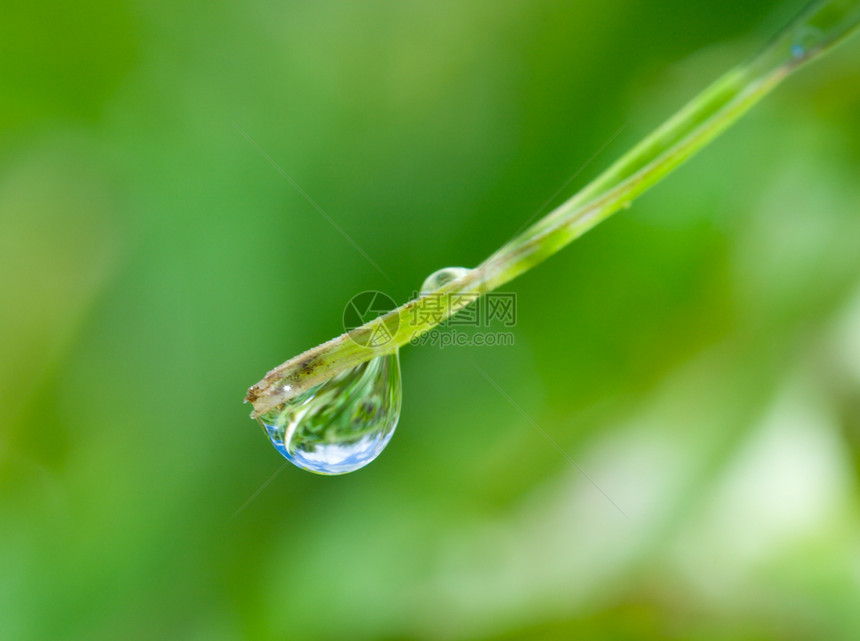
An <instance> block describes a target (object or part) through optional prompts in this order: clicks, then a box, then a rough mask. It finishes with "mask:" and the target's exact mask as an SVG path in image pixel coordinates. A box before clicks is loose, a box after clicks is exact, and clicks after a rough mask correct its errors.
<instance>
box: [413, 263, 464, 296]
mask: <svg viewBox="0 0 860 641" xmlns="http://www.w3.org/2000/svg"><path fill="white" fill-rule="evenodd" d="M470 271H472V270H471V269H466V268H465V267H443V268H442V269H438V270H436V271H435V272H433V273H432V274H430V275H429V276H428V277H427V278H426V279H425V280H424V284H423V285H421V293H422V294H429V293H430V292H433V291H436V290H437V289H439V288H440V287H442V286H443V285H447V284H448V283H450V282H451V281H453V280H457V279H458V278H462V277H463V276H465V275H466V274H468V273H469V272H470Z"/></svg>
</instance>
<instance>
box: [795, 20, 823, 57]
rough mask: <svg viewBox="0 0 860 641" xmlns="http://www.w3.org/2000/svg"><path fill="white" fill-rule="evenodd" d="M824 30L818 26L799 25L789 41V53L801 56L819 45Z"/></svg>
mask: <svg viewBox="0 0 860 641" xmlns="http://www.w3.org/2000/svg"><path fill="white" fill-rule="evenodd" d="M823 36H824V32H823V31H822V30H821V29H819V28H818V27H814V26H812V25H809V24H803V25H800V26H799V27H798V29H797V32H796V33H795V35H794V41H793V42H792V43H791V46H790V51H791V55H792V56H793V57H795V58H803V57H804V56H806V55H807V54H808V53H810V52H811V51H812V50H813V49H815V48H816V47H818V46H820V45H821V40H822V38H823Z"/></svg>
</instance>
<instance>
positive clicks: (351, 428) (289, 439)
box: [260, 352, 402, 474]
mask: <svg viewBox="0 0 860 641" xmlns="http://www.w3.org/2000/svg"><path fill="white" fill-rule="evenodd" d="M401 396H402V387H401V382H400V362H399V360H398V355H397V353H396V352H395V353H394V354H390V355H388V356H377V357H376V358H374V359H372V360H369V361H366V362H364V363H361V364H360V365H357V366H356V367H354V368H352V369H351V370H348V371H346V372H343V373H341V374H338V375H337V376H334V377H333V378H331V379H329V380H328V381H326V382H325V383H322V384H321V385H318V386H316V387H314V388H313V389H310V390H308V391H307V392H305V393H303V394H300V395H299V396H298V397H296V398H294V399H292V400H291V401H290V402H288V403H284V404H281V405H279V406H278V407H275V408H273V409H272V410H270V411H269V412H267V413H266V414H264V415H263V416H261V417H260V423H261V424H262V426H263V428H264V429H265V431H266V433H267V434H268V436H269V438H270V439H271V440H272V444H273V445H274V446H275V449H277V450H278V452H280V453H281V454H282V455H283V456H284V457H285V458H286V459H287V460H288V461H290V462H291V463H293V464H294V465H296V466H298V467H300V468H302V469H305V470H308V471H310V472H316V473H318V474H346V473H347V472H354V471H355V470H357V469H359V468H362V467H364V466H365V465H367V464H368V463H370V462H371V461H372V460H373V459H375V458H376V457H377V456H379V454H380V452H382V450H383V449H385V446H386V445H388V441H390V440H391V437H392V435H393V434H394V429H395V428H396V427H397V421H398V419H399V418H400V401H401Z"/></svg>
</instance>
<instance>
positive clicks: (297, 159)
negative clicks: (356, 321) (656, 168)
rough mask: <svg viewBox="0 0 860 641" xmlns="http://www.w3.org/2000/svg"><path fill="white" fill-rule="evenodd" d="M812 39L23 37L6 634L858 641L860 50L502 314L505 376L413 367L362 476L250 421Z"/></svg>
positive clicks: (783, 7)
mask: <svg viewBox="0 0 860 641" xmlns="http://www.w3.org/2000/svg"><path fill="white" fill-rule="evenodd" d="M801 4H802V3H801V2H794V1H792V2H776V1H773V0H702V1H700V2H695V3H691V2H688V1H682V0H652V1H649V2H646V1H642V0H600V1H597V0H578V1H577V2H573V1H571V2H559V1H550V0H539V1H530V2H526V1H525V0H522V1H510V2H509V1H503V2H499V1H491V0H484V1H468V2H451V1H447V0H443V1H439V2H432V3H431V2H425V3H413V2H393V1H381V0H379V1H371V2H346V1H333V0H322V1H319V2H314V3H309V2H281V3H273V2H262V1H258V0H251V1H250V2H242V3H238V2H237V3H225V2H218V1H216V2H214V3H212V2H207V3H204V2H196V3H192V2H183V3H175V2H165V1H163V0H156V1H155V2H106V1H102V0H93V1H88V2H79V3H48V2H42V1H41V0H39V1H36V2H32V1H28V2H24V0H4V3H3V9H2V18H0V59H2V60H3V63H2V65H0V310H2V312H0V396H2V403H0V637H2V638H3V639H16V640H25V641H26V640H30V639H69V640H83V639H86V640H102V639H152V638H161V639H207V640H208V639H216V640H217V639H225V640H232V639H262V640H268V639H272V640H274V639H289V640H304V639H383V640H385V639H388V640H394V639H452V640H453V639H487V640H490V639H494V640H495V639H498V640H513V639H570V638H588V639H598V638H600V639H604V638H605V639H643V638H645V639H694V638H695V639H708V640H723V639H857V638H860V608H858V604H860V518H858V517H860V514H858V500H860V489H858V480H860V215H858V214H860V207H858V203H859V202H860V179H858V175H860V120H858V118H857V114H858V113H860V64H858V63H860V42H858V41H856V40H855V41H853V42H850V43H848V44H847V45H846V46H844V47H842V48H840V49H839V50H838V51H836V52H835V53H834V54H832V55H831V56H829V57H827V58H826V59H825V60H823V61H821V62H819V63H816V64H814V65H812V66H810V67H809V68H806V69H804V70H802V71H801V72H800V73H799V74H798V75H797V76H795V77H793V78H791V79H790V80H789V81H788V82H787V83H786V85H785V86H783V87H781V88H779V89H778V91H777V92H776V93H775V94H774V95H772V96H771V97H769V98H768V99H767V100H766V101H765V102H764V103H763V104H762V105H761V106H759V107H758V108H757V109H756V110H755V111H754V112H753V113H752V114H750V115H749V116H748V117H746V118H745V119H744V120H742V121H741V122H740V123H739V124H738V125H737V126H735V127H734V128H732V129H731V130H730V131H729V132H728V133H726V134H725V135H724V136H723V137H722V138H720V139H719V140H718V141H717V142H716V143H714V144H713V145H712V146H711V147H709V148H708V149H706V150H705V151H704V152H703V153H702V154H700V155H699V156H697V157H696V158H695V159H694V160H693V161H691V162H690V163H689V164H687V165H685V166H684V167H682V168H681V169H680V170H679V171H677V172H676V173H675V174H673V175H672V176H670V177H669V178H668V179H667V180H666V181H665V182H664V183H663V184H661V185H659V186H657V187H656V188H655V189H654V190H653V191H652V192H649V193H648V194H646V195H645V196H644V197H643V198H642V199H641V200H639V201H637V202H636V204H635V205H634V207H633V208H632V209H631V210H630V211H626V212H623V213H621V214H618V215H617V216H616V217H614V218H613V219H611V220H609V221H608V222H606V223H604V224H603V225H601V226H600V227H598V228H597V229H596V230H594V231H593V232H591V233H589V234H588V235H587V236H586V237H584V238H583V239H581V240H580V241H578V242H577V243H575V244H574V245H573V246H571V247H570V248H568V249H567V250H566V251H564V252H563V253H562V254H560V255H558V256H556V257H554V258H552V259H551V260H549V261H548V262H547V263H545V264H543V265H541V266H540V267H539V268H537V269H535V270H533V271H532V272H530V273H529V274H527V275H526V276H524V277H522V278H520V279H518V280H516V281H514V282H513V283H511V284H510V285H509V286H508V290H509V291H515V292H516V293H517V295H518V297H519V298H518V324H517V327H516V328H515V334H516V340H515V345H514V346H510V347H496V348H489V347H483V348H477V347H476V348H451V349H447V350H440V349H438V348H434V347H424V348H405V349H404V350H403V353H402V355H401V363H402V369H403V374H404V403H403V414H402V417H401V421H400V426H399V427H398V433H397V434H396V435H395V437H394V439H393V440H392V442H391V444H390V445H389V447H388V449H387V450H386V451H385V452H384V453H383V454H382V455H381V456H380V458H379V459H378V460H377V461H376V462H375V463H373V464H372V465H370V466H368V467H367V468H365V469H364V470H361V471H359V472H357V473H355V474H351V475H347V476H343V477H334V478H326V477H318V476H314V475H311V474H308V473H306V472H302V471H300V470H298V469H295V468H293V467H292V466H287V467H286V469H281V467H282V463H283V459H281V458H280V457H279V456H278V455H277V453H276V452H275V450H274V449H273V448H272V447H271V445H270V444H269V443H268V441H267V440H266V438H265V437H264V436H263V434H261V432H260V429H259V427H258V426H257V424H256V423H254V422H253V421H251V420H249V419H248V413H249V411H250V407H249V406H247V405H243V404H242V398H243V396H244V393H245V390H246V388H247V387H248V386H249V385H251V384H252V383H254V382H256V381H257V380H258V379H259V378H260V377H261V376H262V375H263V374H264V373H265V372H266V371H267V370H268V369H269V368H271V367H273V366H274V365H276V364H278V363H279V362H281V361H282V360H284V359H286V358H288V357H290V356H293V355H295V354H297V353H299V352H301V351H304V350H305V349H307V348H309V347H311V346H313V345H315V344H317V343H319V342H322V341H323V340H326V339H328V338H331V337H333V336H335V335H337V334H339V333H340V332H341V331H342V328H341V320H340V319H341V312H342V309H343V306H344V304H345V303H346V301H347V300H348V299H349V298H350V297H351V296H352V295H354V294H356V293H357V292H360V291H363V290H368V289H379V290H382V291H385V292H387V293H388V294H390V295H391V296H393V297H394V298H395V299H396V300H398V301H401V302H403V301H405V300H406V298H407V297H408V296H409V294H410V293H411V292H412V291H414V290H415V289H416V288H417V287H418V286H419V285H420V283H421V281H422V280H423V278H424V277H425V276H426V275H428V274H429V273H430V272H432V271H434V270H436V269H438V268H440V267H444V266H446V265H475V264H477V263H478V262H480V261H481V260H482V259H483V258H485V257H486V256H487V255H489V254H490V253H492V252H493V251H494V250H495V249H497V248H498V247H499V246H500V245H501V244H502V243H503V242H504V241H505V240H507V239H508V238H509V237H510V236H511V235H512V234H513V233H514V232H515V231H516V230H517V229H518V228H519V227H520V225H521V224H522V223H523V222H524V221H525V220H526V219H527V218H528V217H529V216H530V215H531V214H532V213H534V212H535V211H536V210H537V209H538V208H539V207H540V206H541V205H542V204H543V203H544V202H545V201H546V200H547V198H549V197H550V195H551V194H553V193H554V192H555V191H556V190H557V189H558V188H559V187H560V186H561V185H562V184H563V183H564V182H565V181H566V180H568V178H570V177H571V176H572V175H573V174H574V173H575V172H576V171H578V170H579V169H580V168H581V167H583V165H584V164H585V163H586V162H587V161H588V159H589V158H591V157H592V156H593V155H594V154H595V152H596V151H598V150H599V149H600V148H601V146H603V145H604V143H606V142H607V141H609V140H610V139H611V142H609V144H608V145H607V146H606V148H605V149H604V150H603V151H602V152H601V153H600V154H599V156H598V157H597V158H596V159H595V160H594V161H593V163H591V164H589V165H587V167H586V168H585V169H584V170H583V171H582V173H581V174H579V175H578V176H577V178H576V179H575V180H574V181H573V182H572V183H571V185H570V186H569V187H568V188H567V189H566V190H565V191H564V192H563V194H561V195H559V196H558V197H557V198H556V199H555V201H553V203H554V204H556V203H558V202H561V200H563V198H565V197H567V196H569V195H570V194H571V193H572V192H573V191H574V190H575V188H576V187H578V186H581V185H583V184H584V183H585V182H586V181H587V179H588V178H590V177H593V176H594V175H596V173H597V172H598V171H599V170H600V169H601V168H602V167H605V166H607V165H608V163H609V162H611V160H612V159H614V158H616V157H618V156H619V155H620V154H621V153H623V151H624V150H625V149H626V148H628V147H629V146H630V145H632V144H633V143H634V142H635V141H636V140H638V139H639V138H641V137H642V136H643V135H644V134H646V133H647V132H648V131H649V130H650V129H652V128H653V127H654V126H656V125H658V124H659V123H660V122H661V121H662V120H663V119H664V118H666V117H667V116H669V115H670V114H671V113H672V112H673V111H674V110H675V109H676V108H678V107H679V106H680V105H681V104H683V102H684V101H686V100H687V99H688V98H690V97H692V95H694V94H695V93H696V92H697V91H698V90H699V89H701V88H703V87H704V86H705V85H706V84H708V83H709V82H710V81H711V80H712V79H714V78H716V77H717V76H718V75H719V74H720V73H722V72H723V71H724V70H725V69H727V68H728V67H729V66H731V65H733V64H735V63H737V62H740V61H741V60H743V59H744V58H745V57H747V56H748V55H750V54H751V53H752V52H754V51H755V50H756V48H757V47H758V46H760V44H761V43H763V42H764V41H765V40H766V38H767V37H768V36H769V35H770V34H771V33H773V32H774V31H775V30H776V29H777V28H778V27H779V26H780V25H781V24H782V23H783V22H784V21H786V20H787V19H788V18H789V17H790V16H791V15H792V14H793V13H794V12H795V11H797V10H798V9H799V7H800V6H801ZM622 127H623V129H621V131H620V133H618V132H619V129H620V128H622ZM240 129H241V130H242V131H245V132H247V134H248V136H250V137H251V138H252V139H253V140H254V141H256V142H257V143H258V144H259V146H260V147H261V148H262V149H263V150H265V153H267V154H268V155H269V156H271V158H272V159H273V160H274V161H275V162H276V163H277V164H278V165H279V166H280V167H282V168H283V170H284V171H285V172H286V173H288V174H289V175H290V176H291V177H292V178H293V179H294V180H295V181H296V183H297V184H299V185H300V186H301V187H302V188H303V189H304V190H305V191H307V192H308V194H310V195H311V196H312V197H313V199H314V200H315V201H316V202H318V203H319V205H320V206H321V207H322V208H323V209H324V210H325V212H327V214H328V215H330V216H331V218H332V219H334V220H335V221H336V222H337V223H338V224H339V225H340V226H341V227H342V228H343V229H344V230H345V231H346V232H347V233H348V234H349V235H350V236H351V237H352V238H353V239H354V240H355V242H356V243H357V244H358V245H360V247H361V248H363V249H364V250H365V251H366V252H367V254H368V255H369V256H371V257H372V258H373V260H375V261H376V262H377V263H378V264H379V265H380V266H381V267H382V269H383V270H384V271H385V272H387V273H388V274H390V275H391V279H392V281H393V282H389V281H388V280H386V279H385V277H384V276H382V275H381V274H380V273H379V272H378V271H377V270H375V269H374V268H373V267H372V266H371V265H370V264H369V263H368V262H367V261H366V260H365V259H364V258H363V257H362V256H361V255H360V254H359V253H358V252H357V251H355V249H354V248H353V247H352V246H350V244H349V243H348V242H347V241H346V240H344V238H343V237H341V236H340V235H339V234H338V233H337V231H336V230H335V229H334V228H333V227H332V226H331V225H330V224H329V223H328V222H327V221H326V220H325V219H324V218H323V217H322V216H321V215H320V214H319V213H318V212H317V211H315V210H314V209H313V208H312V207H311V206H310V205H309V204H308V202H307V201H306V200H304V198H303V197H302V196H301V195H300V194H299V193H298V192H297V191H296V190H295V189H294V188H293V187H292V186H291V185H290V184H289V183H288V182H287V181H286V180H285V179H284V178H283V176H281V175H279V173H278V171H277V170H276V169H275V168H273V166H272V165H271V164H269V162H268V161H267V160H266V158H265V157H264V156H263V155H262V154H261V153H260V152H259V151H258V150H257V149H255V148H254V146H253V145H252V144H250V143H249V142H248V140H246V139H245V137H243V135H242V133H241V131H240ZM616 133H617V134H618V135H617V136H616V137H615V138H613V136H614V135H615V134H616ZM475 364H477V365H478V366H479V367H480V368H481V369H483V370H484V371H487V372H489V373H491V375H492V377H493V378H494V380H495V381H496V382H497V383H498V385H499V386H500V387H501V388H502V389H504V390H505V391H506V393H507V394H508V395H509V396H510V397H511V398H512V399H514V400H515V402H516V403H517V404H518V405H519V406H520V407H521V408H522V409H523V411H524V412H525V413H526V414H527V415H528V416H529V417H530V418H531V419H532V420H533V421H534V422H535V423H536V424H537V425H538V426H540V428H541V429H543V430H544V431H545V432H546V433H547V434H549V435H550V436H551V438H552V439H554V440H555V441H556V442H557V443H558V444H559V445H560V446H561V447H562V448H563V449H564V451H565V452H566V453H567V454H568V455H569V456H570V457H571V459H572V460H573V461H575V462H576V463H575V464H571V462H570V461H569V460H568V459H567V458H565V457H564V456H562V455H561V454H560V453H559V452H558V451H557V450H556V449H555V448H554V447H553V446H552V445H551V444H550V443H548V442H547V441H546V440H545V439H544V438H543V436H541V434H540V433H539V432H538V431H537V430H535V428H534V427H533V426H532V425H531V424H530V423H529V421H527V420H526V419H525V418H524V417H523V416H522V415H520V414H519V413H518V411H516V410H515V409H514V408H513V407H512V406H511V405H510V404H509V403H508V402H507V400H506V399H505V398H504V397H502V396H501V395H500V394H499V392H498V391H497V390H496V389H495V388H494V387H493V386H491V385H490V384H489V383H488V382H487V380H485V379H484V378H483V377H482V376H481V374H480V373H479V371H478V370H477V369H476V367H475ZM577 466H578V467H577ZM278 470H281V471H280V473H279V474H277V475H276V476H275V477H274V479H273V480H271V482H270V483H269V484H268V485H266V486H265V487H263V489H262V491H260V492H259V493H258V494H256V495H255V493H256V492H257V491H258V490H259V489H260V488H261V486H263V485H264V484H265V483H266V482H267V480H269V479H271V477H272V475H273V474H275V473H276V472H277V471H278ZM583 471H584V472H585V473H586V474H587V475H588V476H589V477H590V478H591V479H593V480H594V482H595V483H596V484H597V485H598V486H599V487H600V488H601V489H602V490H603V491H604V492H605V493H606V494H607V495H608V496H609V497H611V499H612V500H613V501H614V502H615V503H617V504H618V506H620V507H621V509H622V510H623V511H624V513H625V514H626V515H627V517H628V518H625V517H624V516H623V515H622V514H620V513H619V511H618V510H616V509H615V508H614V507H613V505H612V504H611V503H610V502H609V501H608V500H607V499H606V498H605V497H604V496H603V495H602V494H601V493H600V492H599V491H598V490H597V489H596V488H595V487H594V486H593V485H592V484H591V483H590V482H589V481H588V479H587V478H586V477H585V476H584V475H583V473H582V472H583ZM252 497H253V500H251V501H250V502H248V499H249V498H252ZM243 506H244V507H243Z"/></svg>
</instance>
